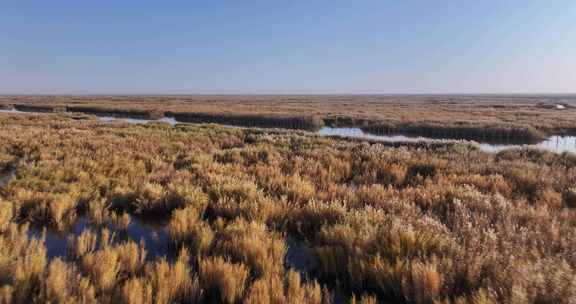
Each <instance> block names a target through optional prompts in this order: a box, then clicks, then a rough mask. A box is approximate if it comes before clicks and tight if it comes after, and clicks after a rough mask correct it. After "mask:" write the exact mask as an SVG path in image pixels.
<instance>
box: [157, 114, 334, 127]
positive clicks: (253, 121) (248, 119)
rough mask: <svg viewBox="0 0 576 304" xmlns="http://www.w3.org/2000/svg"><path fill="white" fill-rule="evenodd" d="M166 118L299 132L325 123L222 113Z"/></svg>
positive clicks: (312, 119) (301, 118)
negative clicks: (297, 130) (296, 130)
mask: <svg viewBox="0 0 576 304" xmlns="http://www.w3.org/2000/svg"><path fill="white" fill-rule="evenodd" d="M165 115H166V116H170V117H174V118H176V120H177V121H180V122H189V123H217V124H223V125H231V126H243V127H259V128H283V129H299V130H312V131H313V130H318V129H320V128H321V127H322V126H324V121H323V120H322V119H321V118H320V117H315V116H279V115H270V116H266V115H258V114H253V115H251V114H244V115H242V114H234V113H229V114H220V113H181V112H166V113H165Z"/></svg>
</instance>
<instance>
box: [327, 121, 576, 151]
mask: <svg viewBox="0 0 576 304" xmlns="http://www.w3.org/2000/svg"><path fill="white" fill-rule="evenodd" d="M318 134H319V135H321V136H341V137H350V138H361V139H367V140H375V141H383V142H422V141H427V142H433V141H442V139H433V138H428V137H408V136H404V135H375V134H370V133H366V132H364V131H362V129H360V128H331V127H324V128H322V129H320V131H318ZM478 145H479V147H480V150H482V151H485V152H490V153H496V152H499V151H502V150H504V149H510V148H519V147H531V148H538V149H543V150H548V151H552V152H555V153H563V152H572V153H576V136H559V135H555V136H551V137H549V138H548V139H546V140H544V141H542V142H540V143H537V144H533V145H519V144H487V143H479V144H478Z"/></svg>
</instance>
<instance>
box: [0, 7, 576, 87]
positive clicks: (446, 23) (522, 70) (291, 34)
mask: <svg viewBox="0 0 576 304" xmlns="http://www.w3.org/2000/svg"><path fill="white" fill-rule="evenodd" d="M573 92H576V1H572V0H562V1H560V0H559V1H554V0H550V1H544V0H542V1H531V0H523V1H522V0H500V1H491V0H482V1H448V0H446V1H443V0H437V1H411V0H408V1H384V0H379V1H362V0H359V1H352V0H345V1H344V0H343V1H339V0H332V1H315V0H308V1H290V0H285V1H273V0H268V1H264V0H262V1H249V0H242V1H240V0H231V1H223V0H222V1H143V0H140V1H125V0H122V1H78V0H75V1H58V0H56V1H46V0H43V1H26V0H18V1H0V94H14V93H22V94H167V93H172V94H209V93H224V94H235V93H240V94H266V93H274V94H284V93H287V94H298V93H326V94H330V93H573Z"/></svg>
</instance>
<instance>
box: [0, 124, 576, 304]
mask: <svg viewBox="0 0 576 304" xmlns="http://www.w3.org/2000/svg"><path fill="white" fill-rule="evenodd" d="M0 125H1V126H2V128H0V155H4V156H3V157H2V159H5V161H4V162H5V163H6V162H13V161H14V160H18V166H17V170H18V172H17V174H16V176H15V178H14V179H12V180H11V181H10V183H8V184H7V185H6V186H5V187H4V188H3V189H2V192H1V193H0V302H7V303H28V302H30V301H32V302H34V301H35V302H61V303H78V302H84V303H95V302H96V303H202V302H224V303H330V302H331V301H336V300H338V299H344V301H350V302H352V303H377V302H384V303H385V302H393V303H418V304H420V303H571V302H573V300H572V299H574V298H576V295H575V293H576V286H575V285H574V283H573V282H575V281H576V269H575V267H576V258H575V257H574V255H573V254H572V252H573V248H575V247H576V241H575V240H576V230H575V229H574V225H575V224H576V214H575V212H576V210H575V209H574V206H575V203H574V201H575V200H574V195H573V192H574V184H575V182H576V169H575V168H576V157H574V155H572V154H552V153H547V152H542V151H535V150H529V149H519V150H513V151H504V152H501V153H498V154H487V153H483V152H481V151H479V150H477V149H475V148H474V147H472V146H469V145H460V144H451V145H435V146H426V145H421V146H418V145H413V146H387V145H382V144H369V143H361V142H346V141H342V140H335V139H328V138H319V137H314V136H309V135H305V134H301V133H297V132H294V133H287V132H281V131H263V130H242V129H233V128H226V129H225V128H219V127H216V126H180V127H177V128H166V127H164V126H159V125H134V126H131V125H127V124H118V125H105V124H101V123H99V122H97V121H95V120H91V119H88V120H84V121H72V120H71V119H70V118H68V117H66V116H60V115H55V116H42V115H35V116H33V117H32V116H29V117H28V116H0ZM151 216H152V217H154V218H156V219H157V220H160V219H161V220H162V221H160V222H165V223H166V222H167V223H168V224H167V226H166V227H165V228H164V229H166V230H165V232H162V233H166V238H167V242H169V246H166V247H167V249H166V250H167V251H166V252H163V253H162V254H161V255H160V256H158V257H153V256H152V253H153V252H156V249H158V248H147V247H146V246H147V245H146V243H145V242H142V243H140V240H139V239H134V240H130V239H129V237H128V238H127V236H129V235H130V233H129V232H131V231H132V228H134V227H136V225H135V224H137V223H139V220H136V219H140V218H145V217H146V218H149V217H151ZM78 219H82V220H83V221H82V222H81V223H85V225H86V226H87V229H85V230H84V231H75V229H77V227H78V226H76V224H77V223H78V222H77V221H78ZM44 228H45V229H46V233H55V234H57V235H64V236H69V242H68V250H67V254H66V255H65V256H61V257H48V253H47V252H48V250H47V248H51V247H50V246H52V244H51V243H50V242H47V241H46V240H48V239H50V238H48V237H47V238H46V239H45V238H44V237H43V236H42V233H39V231H42V230H43V229H44ZM160 231H163V230H160ZM52 235H54V234H52ZM287 239H290V240H296V241H297V243H298V244H299V245H298V246H302V247H305V248H306V249H307V250H305V252H297V253H300V254H301V255H300V256H299V255H298V254H294V252H293V251H294V248H297V247H293V246H294V245H293V244H292V243H289V242H287V241H286V240H287ZM164 254H165V256H163V255H164ZM294 257H296V259H301V260H303V261H300V260H293V259H295V258H294ZM304 262H305V263H304ZM301 264H305V265H301ZM297 270H298V271H297Z"/></svg>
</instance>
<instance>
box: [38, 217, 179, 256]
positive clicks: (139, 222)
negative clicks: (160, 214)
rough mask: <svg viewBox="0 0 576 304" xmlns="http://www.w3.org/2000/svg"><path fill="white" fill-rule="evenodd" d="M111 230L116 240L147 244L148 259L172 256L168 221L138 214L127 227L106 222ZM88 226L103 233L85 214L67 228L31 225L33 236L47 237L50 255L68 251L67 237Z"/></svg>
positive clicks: (61, 254)
mask: <svg viewBox="0 0 576 304" xmlns="http://www.w3.org/2000/svg"><path fill="white" fill-rule="evenodd" d="M102 227H105V228H107V229H108V230H109V231H110V232H111V234H112V233H113V234H114V242H115V243H118V242H122V241H128V240H132V241H134V242H136V243H138V244H140V242H143V243H144V245H145V248H146V259H147V260H153V259H155V258H156V257H162V256H166V257H167V258H168V259H169V260H170V259H171V255H170V251H169V237H168V226H167V222H149V221H145V220H143V219H140V218H138V217H134V216H132V217H131V221H130V224H129V225H128V227H127V228H126V230H123V229H119V228H117V227H114V226H113V225H111V224H105V225H104V226H102ZM86 229H90V230H92V232H95V233H97V234H98V235H100V232H101V227H98V226H97V225H94V224H92V223H91V222H90V221H89V220H88V219H87V218H86V217H81V218H79V219H78V220H77V221H76V223H75V224H74V226H73V227H72V228H70V229H69V230H67V231H65V232H57V231H53V230H50V229H43V228H36V227H31V228H30V230H29V234H30V236H31V237H42V236H44V237H45V245H46V251H47V252H46V255H47V256H48V258H49V259H52V258H55V257H65V256H66V254H67V243H68V238H69V237H72V236H79V235H80V234H82V232H83V231H84V230H86Z"/></svg>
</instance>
